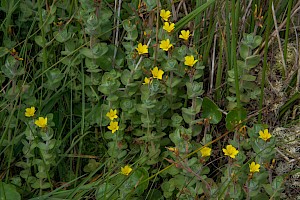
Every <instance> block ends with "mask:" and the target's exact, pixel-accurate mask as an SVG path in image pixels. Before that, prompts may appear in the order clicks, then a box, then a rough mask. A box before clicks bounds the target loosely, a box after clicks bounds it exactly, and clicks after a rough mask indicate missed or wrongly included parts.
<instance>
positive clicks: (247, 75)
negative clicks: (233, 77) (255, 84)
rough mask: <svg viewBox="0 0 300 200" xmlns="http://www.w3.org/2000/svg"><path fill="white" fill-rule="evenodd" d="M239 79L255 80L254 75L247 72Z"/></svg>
mask: <svg viewBox="0 0 300 200" xmlns="http://www.w3.org/2000/svg"><path fill="white" fill-rule="evenodd" d="M241 79H242V80H243V81H255V80H256V76H252V75H249V74H244V75H243V76H242V78H241Z"/></svg>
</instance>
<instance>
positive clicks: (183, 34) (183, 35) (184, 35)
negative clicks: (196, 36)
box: [179, 30, 191, 40]
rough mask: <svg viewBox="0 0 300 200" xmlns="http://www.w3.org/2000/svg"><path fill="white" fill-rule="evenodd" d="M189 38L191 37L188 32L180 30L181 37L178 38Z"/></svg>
mask: <svg viewBox="0 0 300 200" xmlns="http://www.w3.org/2000/svg"><path fill="white" fill-rule="evenodd" d="M190 36H191V34H190V31H189V30H187V31H185V30H182V31H181V35H179V38H181V39H184V40H188V39H189V37H190Z"/></svg>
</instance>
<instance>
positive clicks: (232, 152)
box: [222, 145, 239, 158]
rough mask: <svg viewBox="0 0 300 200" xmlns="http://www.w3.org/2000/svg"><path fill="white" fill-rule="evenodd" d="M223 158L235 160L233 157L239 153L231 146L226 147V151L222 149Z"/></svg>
mask: <svg viewBox="0 0 300 200" xmlns="http://www.w3.org/2000/svg"><path fill="white" fill-rule="evenodd" d="M222 150H223V152H224V154H225V156H229V157H230V158H235V156H236V155H237V154H238V153H239V151H238V150H236V148H234V147H233V146H232V145H227V146H226V149H222Z"/></svg>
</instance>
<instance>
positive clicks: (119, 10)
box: [113, 0, 122, 66]
mask: <svg viewBox="0 0 300 200" xmlns="http://www.w3.org/2000/svg"><path fill="white" fill-rule="evenodd" d="M115 2H117V0H116V1H115ZM121 4H122V0H119V4H118V16H117V29H116V36H115V51H114V59H113V60H114V63H113V66H114V64H115V60H116V56H117V51H118V46H119V23H120V12H121ZM115 8H116V7H115Z"/></svg>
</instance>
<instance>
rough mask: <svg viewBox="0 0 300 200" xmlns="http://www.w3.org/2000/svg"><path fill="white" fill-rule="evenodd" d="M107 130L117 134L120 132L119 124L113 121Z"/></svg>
mask: <svg viewBox="0 0 300 200" xmlns="http://www.w3.org/2000/svg"><path fill="white" fill-rule="evenodd" d="M107 128H108V129H109V130H111V133H115V132H116V131H117V130H119V124H118V122H114V121H111V122H110V123H109V126H108V127H107Z"/></svg>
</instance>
